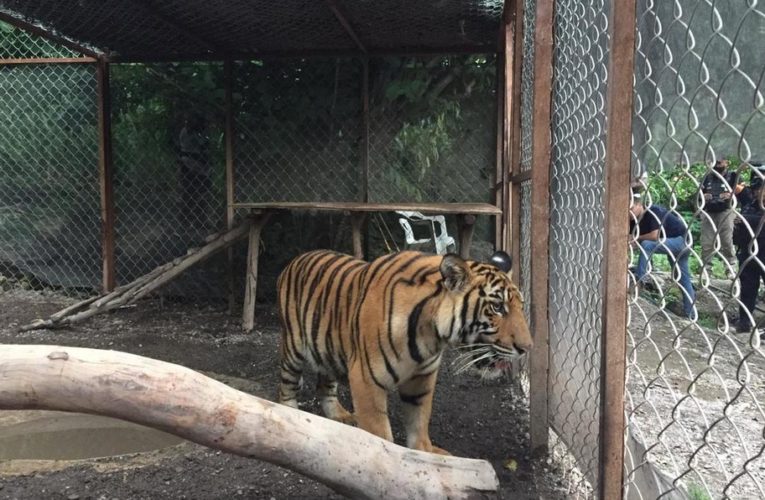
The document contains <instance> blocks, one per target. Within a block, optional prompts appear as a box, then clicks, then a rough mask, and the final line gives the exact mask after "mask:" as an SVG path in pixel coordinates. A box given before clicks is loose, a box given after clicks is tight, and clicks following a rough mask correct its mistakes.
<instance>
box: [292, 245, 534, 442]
mask: <svg viewBox="0 0 765 500" xmlns="http://www.w3.org/2000/svg"><path fill="white" fill-rule="evenodd" d="M511 265H512V261H511V259H510V257H509V256H508V255H507V254H506V253H504V252H497V253H495V254H494V256H493V257H492V259H491V263H482V262H476V261H471V260H464V259H462V258H461V257H459V256H458V255H455V254H447V255H432V254H425V253H421V252H414V251H403V252H399V253H393V254H389V255H384V256H382V257H379V258H377V259H375V260H373V261H372V262H366V261H363V260H360V259H357V258H355V257H352V256H350V255H345V254H342V253H338V252H334V251H329V250H316V251H312V252H308V253H304V254H302V255H300V256H298V257H296V258H295V259H294V260H292V261H291V262H290V263H289V264H288V265H287V266H286V267H285V269H284V270H283V271H282V272H281V274H280V275H279V278H278V280H277V293H278V302H279V317H280V320H281V323H282V336H281V342H280V377H281V380H280V383H279V393H278V401H279V402H280V403H281V404H284V405H286V406H290V407H293V408H297V407H298V404H297V393H298V390H299V386H300V384H301V383H302V374H303V371H304V369H306V368H311V369H312V370H313V371H314V372H316V373H317V384H316V391H317V395H318V397H319V399H320V404H321V408H322V411H323V413H324V415H325V416H327V417H328V418H331V419H334V420H338V421H340V422H344V423H348V424H354V423H355V424H357V425H358V426H359V427H360V428H362V429H364V430H366V431H368V432H370V433H372V434H374V435H377V436H379V437H381V438H383V439H386V440H388V441H393V435H392V432H391V426H390V421H389V419H388V407H387V405H388V393H389V392H393V391H395V390H397V391H398V394H399V397H400V399H401V401H402V403H403V404H402V408H403V411H402V413H403V423H404V427H405V431H406V445H407V446H408V447H409V448H413V449H416V450H422V451H427V452H432V453H438V454H444V455H448V454H449V453H448V452H447V451H446V450H444V449H442V448H439V447H437V446H434V445H433V444H432V442H431V440H430V436H429V432H428V426H429V423H430V417H431V408H432V404H433V396H434V389H435V385H436V377H437V375H438V370H439V366H440V363H441V359H442V355H443V353H444V351H445V349H446V348H447V347H448V346H457V345H476V346H479V345H480V346H484V348H486V347H489V348H490V352H491V357H492V358H493V359H495V360H497V361H498V362H507V361H512V360H515V359H518V358H519V357H520V356H522V355H524V353H526V352H527V351H528V350H530V349H531V348H532V347H533V341H532V338H531V334H530V332H529V327H528V325H527V323H526V319H525V317H524V314H523V299H522V297H521V294H520V292H519V290H518V287H517V286H516V285H515V284H514V283H513V280H512V279H511V274H510V272H511ZM481 357H482V358H485V357H486V356H485V355H482V356H481ZM345 378H347V380H348V383H349V385H350V390H351V399H352V403H353V408H354V413H353V414H351V413H350V412H349V411H348V410H347V409H345V408H344V407H343V405H342V404H341V403H340V401H339V400H338V392H337V389H338V380H341V379H345Z"/></svg>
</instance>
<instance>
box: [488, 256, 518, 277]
mask: <svg viewBox="0 0 765 500" xmlns="http://www.w3.org/2000/svg"><path fill="white" fill-rule="evenodd" d="M490 262H491V264H492V265H493V266H494V267H496V268H497V269H500V270H501V271H502V272H505V273H507V272H510V269H512V268H513V258H512V257H510V256H509V255H508V254H506V253H505V252H502V251H498V252H494V255H492V256H491V261H490Z"/></svg>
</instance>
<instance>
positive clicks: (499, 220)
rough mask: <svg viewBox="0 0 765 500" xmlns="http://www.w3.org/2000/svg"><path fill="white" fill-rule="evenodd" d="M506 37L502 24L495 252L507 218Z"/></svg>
mask: <svg viewBox="0 0 765 500" xmlns="http://www.w3.org/2000/svg"><path fill="white" fill-rule="evenodd" d="M506 35H507V25H506V24H504V23H502V27H501V28H500V46H501V47H500V52H499V53H498V54H497V59H496V61H497V62H496V67H497V82H496V85H497V122H496V127H497V130H496V132H497V134H496V135H497V144H496V153H495V155H496V157H495V163H496V167H495V169H494V204H495V205H497V208H499V209H500V210H502V215H500V216H497V217H495V218H494V247H495V249H496V250H506V248H507V247H506V238H505V233H506V231H507V216H508V213H507V211H506V209H505V207H506V205H507V203H506V202H505V199H506V197H507V193H506V191H505V186H506V185H507V175H506V174H505V170H506V169H505V161H504V155H503V151H504V149H505V147H504V146H505V100H506V96H505V79H506V78H507V75H505V60H506V59H507V57H508V54H506V53H505V51H504V49H505V42H504V37H505V36H506Z"/></svg>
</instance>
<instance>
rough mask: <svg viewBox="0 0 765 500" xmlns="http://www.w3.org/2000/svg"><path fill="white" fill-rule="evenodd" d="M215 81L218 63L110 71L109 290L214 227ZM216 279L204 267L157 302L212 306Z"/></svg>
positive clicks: (218, 146)
mask: <svg viewBox="0 0 765 500" xmlns="http://www.w3.org/2000/svg"><path fill="white" fill-rule="evenodd" d="M222 74H223V68H222V65H221V64H219V63H215V64H212V63H204V64H199V63H182V64H153V65H138V64H126V65H112V68H111V78H112V83H111V90H112V96H113V99H112V101H113V102H112V115H113V118H112V130H113V133H112V135H113V148H114V170H115V179H114V192H115V211H116V213H117V214H118V216H117V218H116V222H117V224H116V230H115V231H116V247H117V249H118V251H117V262H116V271H117V281H118V282H119V283H128V282H130V281H132V280H133V279H135V278H137V277H138V276H141V275H143V274H145V273H147V272H148V271H150V270H152V269H153V268H155V267H156V266H158V265H161V264H164V263H165V262H169V261H171V260H172V259H174V258H176V257H181V256H183V255H185V253H186V251H187V250H188V249H189V248H190V247H192V246H199V245H201V244H202V243H203V240H204V237H205V236H207V235H209V234H212V233H214V232H217V231H220V230H221V229H222V228H223V227H224V214H225V206H224V205H225V194H224V193H225V184H224V182H225V181H224V149H223V116H224V115H223V97H222V95H221V92H219V91H218V90H219V89H221V88H222V87H223V82H222ZM194 77H196V78H194ZM200 82H202V83H200ZM205 82H206V83H205ZM216 91H217V92H216ZM223 277H224V272H223V269H222V266H221V265H220V262H219V261H218V260H216V259H213V260H212V261H210V262H208V263H205V264H204V265H202V266H197V267H195V268H194V269H192V270H190V272H189V273H187V274H186V275H185V276H183V277H182V278H181V279H180V280H178V281H175V282H174V283H172V284H170V286H169V287H168V288H167V289H165V290H163V292H162V293H164V294H171V295H183V296H185V297H210V296H217V297H222V296H223Z"/></svg>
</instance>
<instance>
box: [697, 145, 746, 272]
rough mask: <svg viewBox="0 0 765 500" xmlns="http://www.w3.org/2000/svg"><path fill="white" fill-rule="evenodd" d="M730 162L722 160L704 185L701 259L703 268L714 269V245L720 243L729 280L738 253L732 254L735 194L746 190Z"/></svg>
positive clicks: (706, 177)
mask: <svg viewBox="0 0 765 500" xmlns="http://www.w3.org/2000/svg"><path fill="white" fill-rule="evenodd" d="M728 167H729V162H728V160H726V159H719V160H717V162H716V163H715V166H714V169H713V170H712V171H711V172H708V173H707V174H706V175H705V176H704V178H703V179H702V181H701V186H700V189H701V193H702V195H703V197H704V206H703V211H702V213H701V259H702V261H703V263H704V266H711V264H712V258H713V257H714V253H715V243H716V242H717V241H719V245H720V254H721V256H722V258H723V259H724V261H725V268H726V271H727V275H728V277H729V278H731V279H732V278H734V277H735V276H736V273H735V270H734V268H733V263H734V262H735V252H734V250H733V221H734V220H735V218H736V212H735V211H734V210H733V208H732V207H733V194H739V193H740V192H741V190H742V189H743V188H744V186H743V185H741V184H739V183H738V173H737V172H729V171H728Z"/></svg>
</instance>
